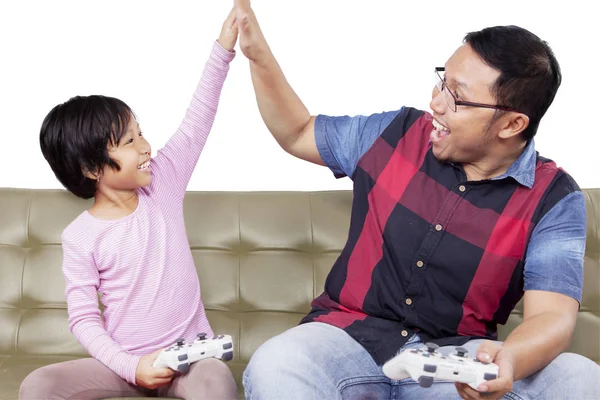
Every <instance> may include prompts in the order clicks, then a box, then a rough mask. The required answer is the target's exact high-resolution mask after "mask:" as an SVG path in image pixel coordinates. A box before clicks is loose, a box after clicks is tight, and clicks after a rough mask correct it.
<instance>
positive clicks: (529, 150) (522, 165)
mask: <svg viewBox="0 0 600 400" xmlns="http://www.w3.org/2000/svg"><path fill="white" fill-rule="evenodd" d="M536 160H537V153H536V151H535V144H534V142H533V139H531V140H530V141H529V143H527V146H526V147H525V150H523V153H521V155H520V156H519V158H517V159H516V160H515V162H514V163H512V164H511V166H510V167H508V169H507V170H506V172H505V173H503V174H502V175H500V176H497V177H495V178H492V180H500V179H504V178H508V177H511V178H513V179H514V180H516V181H517V182H519V183H520V184H521V185H523V186H527V187H528V188H529V189H531V188H532V187H533V183H534V181H535V165H536Z"/></svg>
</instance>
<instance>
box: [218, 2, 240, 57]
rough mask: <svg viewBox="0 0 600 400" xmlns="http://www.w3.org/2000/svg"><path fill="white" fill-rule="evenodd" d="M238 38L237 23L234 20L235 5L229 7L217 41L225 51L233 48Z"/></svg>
mask: <svg viewBox="0 0 600 400" xmlns="http://www.w3.org/2000/svg"><path fill="white" fill-rule="evenodd" d="M237 38H238V25H237V21H236V10H235V7H234V8H232V9H231V11H230V12H229V15H228V16H227V19H226V20H225V22H223V27H222V28H221V34H220V35H219V39H217V42H219V44H220V45H221V46H222V47H223V48H224V49H225V50H227V51H231V50H233V48H234V47H235V42H236V41H237Z"/></svg>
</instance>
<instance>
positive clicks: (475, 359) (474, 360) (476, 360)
mask: <svg viewBox="0 0 600 400" xmlns="http://www.w3.org/2000/svg"><path fill="white" fill-rule="evenodd" d="M473 362H478V363H480V362H481V361H479V359H477V358H474V359H473Z"/></svg>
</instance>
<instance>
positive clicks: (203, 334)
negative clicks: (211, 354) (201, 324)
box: [196, 332, 206, 340]
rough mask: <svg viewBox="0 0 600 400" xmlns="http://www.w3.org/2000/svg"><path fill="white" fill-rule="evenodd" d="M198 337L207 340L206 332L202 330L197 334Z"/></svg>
mask: <svg viewBox="0 0 600 400" xmlns="http://www.w3.org/2000/svg"><path fill="white" fill-rule="evenodd" d="M196 337H197V338H198V340H206V333H204V332H201V333H199V334H198V335H196Z"/></svg>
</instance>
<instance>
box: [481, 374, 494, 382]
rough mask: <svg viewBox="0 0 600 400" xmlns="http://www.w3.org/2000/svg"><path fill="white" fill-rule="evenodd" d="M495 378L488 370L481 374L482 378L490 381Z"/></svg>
mask: <svg viewBox="0 0 600 400" xmlns="http://www.w3.org/2000/svg"><path fill="white" fill-rule="evenodd" d="M496 378H497V376H496V374H490V373H489V372H486V373H485V374H483V379H485V380H486V381H491V380H493V379H496Z"/></svg>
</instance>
